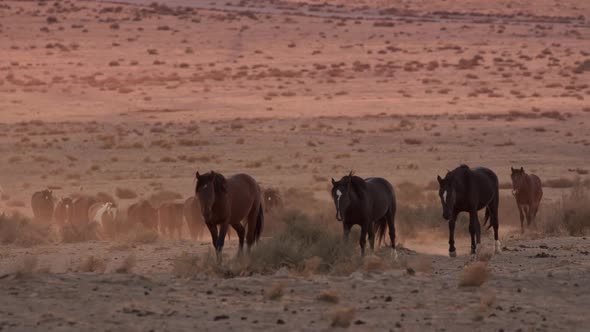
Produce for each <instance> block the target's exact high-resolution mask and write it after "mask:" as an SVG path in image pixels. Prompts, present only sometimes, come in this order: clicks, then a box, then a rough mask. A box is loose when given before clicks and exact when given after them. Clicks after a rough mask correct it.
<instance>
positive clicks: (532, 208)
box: [510, 167, 543, 233]
mask: <svg viewBox="0 0 590 332" xmlns="http://www.w3.org/2000/svg"><path fill="white" fill-rule="evenodd" d="M510 170H511V171H512V174H510V178H511V179H512V194H513V195H514V198H515V199H516V205H517V206H518V212H519V213H520V231H521V233H524V219H525V216H526V222H527V226H530V225H531V223H533V224H534V223H535V218H536V216H537V212H538V211H539V204H540V203H541V198H542V197H543V188H542V184H541V179H539V177H538V176H536V175H535V174H527V173H525V171H524V168H522V167H521V168H520V169H518V168H516V169H515V168H512V167H510Z"/></svg>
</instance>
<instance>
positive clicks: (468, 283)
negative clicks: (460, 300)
mask: <svg viewBox="0 0 590 332" xmlns="http://www.w3.org/2000/svg"><path fill="white" fill-rule="evenodd" d="M490 275H491V272H490V268H489V266H488V263H486V262H482V261H476V262H473V263H471V264H469V265H467V266H465V267H464V268H463V270H462V271H461V272H460V274H459V287H479V286H481V285H483V284H484V282H486V281H487V280H488V279H489V277H490Z"/></svg>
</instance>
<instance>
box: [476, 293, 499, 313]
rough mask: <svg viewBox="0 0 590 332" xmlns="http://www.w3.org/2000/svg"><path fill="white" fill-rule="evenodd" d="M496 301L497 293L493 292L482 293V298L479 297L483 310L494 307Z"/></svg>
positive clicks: (480, 306) (480, 307)
mask: <svg viewBox="0 0 590 332" xmlns="http://www.w3.org/2000/svg"><path fill="white" fill-rule="evenodd" d="M495 302H496V294H495V293H492V292H487V293H484V294H481V298H480V299H479V309H480V310H481V311H486V310H488V309H489V308H491V307H492V305H493V304H494V303H495Z"/></svg>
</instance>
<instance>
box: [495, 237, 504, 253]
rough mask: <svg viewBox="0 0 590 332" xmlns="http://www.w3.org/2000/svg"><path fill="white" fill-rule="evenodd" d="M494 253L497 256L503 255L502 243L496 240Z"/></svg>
mask: <svg viewBox="0 0 590 332" xmlns="http://www.w3.org/2000/svg"><path fill="white" fill-rule="evenodd" d="M494 252H495V253H496V254H501V253H502V244H501V243H500V241H499V240H496V243H495V250H494Z"/></svg>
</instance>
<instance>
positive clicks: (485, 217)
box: [483, 205, 492, 229]
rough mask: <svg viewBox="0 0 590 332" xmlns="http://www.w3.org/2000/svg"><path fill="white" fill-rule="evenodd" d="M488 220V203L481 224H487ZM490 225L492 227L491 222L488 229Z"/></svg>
mask: <svg viewBox="0 0 590 332" xmlns="http://www.w3.org/2000/svg"><path fill="white" fill-rule="evenodd" d="M488 220H490V206H489V205H487V206H486V213H485V216H484V218H483V226H485V225H486V224H487V222H488ZM490 227H492V224H491V223H490V225H489V226H488V229H490Z"/></svg>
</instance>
